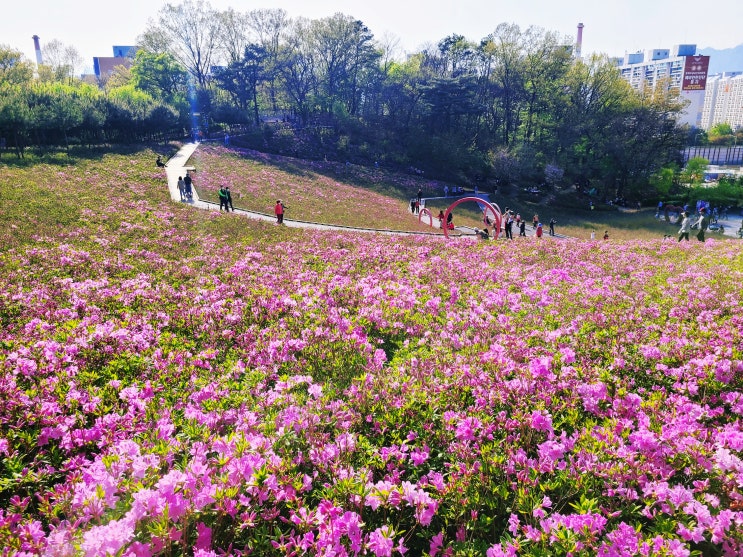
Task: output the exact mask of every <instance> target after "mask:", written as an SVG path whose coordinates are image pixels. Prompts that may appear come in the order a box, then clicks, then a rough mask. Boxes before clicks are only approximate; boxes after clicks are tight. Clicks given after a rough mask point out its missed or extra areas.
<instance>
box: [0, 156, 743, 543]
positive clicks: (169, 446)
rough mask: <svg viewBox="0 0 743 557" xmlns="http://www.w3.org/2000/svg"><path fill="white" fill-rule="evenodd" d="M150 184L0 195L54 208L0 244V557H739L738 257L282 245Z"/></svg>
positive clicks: (729, 245) (269, 234) (395, 241)
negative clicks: (44, 200)
mask: <svg viewBox="0 0 743 557" xmlns="http://www.w3.org/2000/svg"><path fill="white" fill-rule="evenodd" d="M152 160H154V158H153V157H152V156H151V153H150V152H142V153H134V154H129V155H126V156H124V155H117V156H107V157H102V158H101V159H100V160H85V161H78V162H77V164H75V165H69V166H65V165H59V164H57V165H46V164H43V165H38V167H30V168H27V167H18V168H14V167H2V168H0V178H1V180H0V192H2V191H3V188H21V189H22V190H24V191H39V192H43V191H45V189H44V188H45V186H44V185H43V184H44V183H45V180H46V179H47V178H48V177H49V176H50V175H51V173H53V176H54V177H55V179H54V180H53V183H52V184H50V185H49V192H50V193H49V195H53V196H59V198H60V203H62V206H61V208H56V207H58V204H53V206H51V205H50V206H49V207H47V206H45V205H43V204H42V206H43V207H45V208H44V210H43V211H42V210H37V209H34V207H35V205H34V204H33V203H32V204H29V205H27V206H25V208H24V209H19V208H18V207H17V206H16V208H15V209H14V210H15V211H16V213H14V215H15V217H13V218H12V219H11V218H8V217H3V216H1V215H0V233H1V234H2V238H4V239H7V241H6V243H5V245H4V246H3V247H2V248H0V249H1V250H2V251H1V252H0V548H2V550H0V554H1V555H3V556H5V555H8V556H10V555H24V556H25V555H28V556H31V555H48V556H55V557H57V556H59V557H62V556H65V557H66V556H76V555H85V556H91V557H92V556H108V555H110V556H150V555H152V556H154V555H167V556H175V555H194V556H197V557H216V556H221V555H234V556H237V555H277V556H278V555H302V554H309V555H328V556H330V555H333V556H341V555H374V556H378V557H381V556H392V555H402V554H406V555H431V556H434V555H438V556H444V555H449V556H465V555H467V556H469V555H486V556H487V557H500V556H532V557H538V556H548V555H549V556H552V555H558V556H568V555H570V556H576V557H577V556H585V557H588V556H595V555H598V556H601V557H619V556H628V557H629V556H654V557H655V556H679V557H680V556H687V555H704V556H715V555H725V556H737V555H741V554H743V459H742V458H741V457H742V456H743V430H742V428H741V414H743V333H742V332H743V301H742V300H743V291H742V288H741V284H742V282H743V248H742V247H741V245H739V244H738V243H735V242H717V241H714V240H708V241H707V242H706V243H705V244H701V243H691V242H690V243H685V244H677V243H671V242H662V241H645V242H643V241H636V242H627V243H608V242H602V241H597V242H582V241H539V240H538V239H536V238H528V239H524V240H523V241H521V242H513V243H508V242H505V241H493V242H479V243H478V242H471V241H453V242H446V241H444V240H443V239H442V238H433V237H426V238H407V237H392V236H374V235H370V234H352V233H330V232H311V231H303V230H290V229H287V228H285V227H277V226H273V225H271V224H266V223H261V222H254V221H249V220H247V219H243V218H240V217H237V216H234V215H220V214H218V213H215V212H206V211H204V212H202V211H196V210H193V209H191V208H189V207H185V206H182V205H181V204H177V203H170V202H168V201H167V192H166V191H165V189H166V188H165V186H164V176H163V175H161V174H159V173H158V172H157V171H156V170H155V169H154V168H150V167H151V166H152ZM112 184H116V187H114V186H112ZM14 191H15V190H14ZM9 196H10V192H7V193H4V194H3V196H2V197H0V209H3V212H4V214H7V212H5V209H6V207H3V206H2V204H3V203H6V202H5V201H2V199H8V198H9ZM67 199H74V200H75V202H74V203H72V202H71V201H69V202H66V201H65V200H67ZM64 203H69V204H68V205H64ZM8 209H10V208H8ZM55 211H57V212H55ZM29 222H33V226H31V225H29V224H28V223H29ZM13 227H15V228H13Z"/></svg>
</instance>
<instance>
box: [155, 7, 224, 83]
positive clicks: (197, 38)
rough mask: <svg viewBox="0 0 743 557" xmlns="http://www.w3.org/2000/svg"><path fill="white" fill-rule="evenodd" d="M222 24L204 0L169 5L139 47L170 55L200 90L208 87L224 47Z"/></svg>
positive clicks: (163, 9)
mask: <svg viewBox="0 0 743 557" xmlns="http://www.w3.org/2000/svg"><path fill="white" fill-rule="evenodd" d="M222 22H223V19H222V18H221V17H220V16H219V13H218V12H216V11H215V10H213V9H212V8H211V5H210V4H209V3H208V2H206V1H204V0H195V1H193V0H185V2H183V3H182V4H180V5H178V6H173V5H172V4H166V5H165V6H164V7H163V8H162V9H161V10H160V13H159V17H158V21H157V23H156V24H153V25H152V27H151V28H150V29H149V30H148V31H147V32H145V33H144V34H143V35H142V36H141V37H140V44H141V45H142V46H143V47H144V48H146V49H147V50H149V51H150V52H153V53H158V52H160V53H162V52H164V51H167V52H170V54H172V55H173V57H174V58H175V59H176V60H177V61H178V62H179V63H180V64H181V65H182V66H183V67H185V68H186V69H187V70H188V71H189V73H190V74H191V75H192V76H193V77H194V79H195V80H196V82H197V83H198V85H199V86H200V87H206V86H207V85H208V84H209V77H210V71H211V67H212V64H213V63H214V62H215V61H216V58H217V56H218V49H219V46H220V44H221V40H220V37H221V33H222Z"/></svg>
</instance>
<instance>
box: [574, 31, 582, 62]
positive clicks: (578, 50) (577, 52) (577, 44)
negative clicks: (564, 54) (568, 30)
mask: <svg viewBox="0 0 743 557" xmlns="http://www.w3.org/2000/svg"><path fill="white" fill-rule="evenodd" d="M582 48H583V24H582V23H579V24H578V40H577V41H575V57H576V58H578V59H579V60H580V57H581V49H582Z"/></svg>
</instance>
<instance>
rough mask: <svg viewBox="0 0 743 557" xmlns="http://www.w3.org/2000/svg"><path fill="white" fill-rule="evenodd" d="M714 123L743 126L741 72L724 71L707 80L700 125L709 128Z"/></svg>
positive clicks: (732, 126) (742, 80) (742, 82)
mask: <svg viewBox="0 0 743 557" xmlns="http://www.w3.org/2000/svg"><path fill="white" fill-rule="evenodd" d="M715 124H730V127H731V128H733V130H737V129H739V128H743V72H725V73H723V74H718V75H713V76H711V77H710V78H709V79H708V80H707V92H706V94H705V96H704V106H703V107H702V122H701V126H700V127H701V128H702V129H703V130H709V129H710V128H711V127H712V126H714V125H715Z"/></svg>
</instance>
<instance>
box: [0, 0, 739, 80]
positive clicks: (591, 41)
mask: <svg viewBox="0 0 743 557" xmlns="http://www.w3.org/2000/svg"><path fill="white" fill-rule="evenodd" d="M180 3H181V2H180V0H171V1H170V2H167V1H163V0H119V1H117V2H112V1H105V0H104V1H101V0H28V1H22V0H12V1H9V2H3V4H5V5H4V6H3V8H1V9H0V44H1V45H7V46H10V47H12V48H14V49H17V50H20V51H22V52H23V53H24V54H25V55H26V56H27V57H28V58H29V59H30V60H32V61H35V60H36V56H35V53H34V47H33V40H32V38H31V37H32V36H33V35H38V36H39V37H40V38H41V46H42V51H43V48H44V44H45V43H46V42H49V41H51V40H53V39H58V40H59V41H61V42H62V43H63V44H64V45H65V46H74V47H75V48H76V49H77V50H78V52H79V53H80V54H81V56H82V57H83V59H84V67H83V68H80V71H83V70H87V71H88V72H92V66H93V57H94V56H112V55H113V51H112V46H113V45H134V44H136V39H137V36H138V35H140V34H141V33H142V32H143V31H144V30H145V29H146V28H147V27H148V22H149V21H150V20H152V21H155V20H156V19H157V16H158V13H159V12H160V10H161V9H162V8H164V7H165V6H166V5H168V4H171V5H178V4H180ZM209 3H210V5H211V6H212V8H214V9H217V10H225V9H227V8H230V7H231V8H233V9H234V10H236V11H239V12H248V11H250V10H253V9H259V8H281V9H283V10H285V11H286V13H287V15H288V16H289V17H290V18H295V17H306V18H309V19H320V18H324V17H329V16H332V15H333V14H335V13H342V14H345V15H349V16H352V17H354V18H355V19H358V20H361V21H362V22H363V23H364V24H365V25H366V26H367V28H369V30H370V31H371V32H372V33H373V34H374V36H375V37H376V38H377V39H382V38H383V37H385V36H391V37H396V38H397V39H398V40H399V46H400V55H401V56H402V55H403V54H404V53H405V52H415V51H417V50H419V49H420V48H421V47H423V46H425V45H429V44H431V45H435V44H436V43H438V42H439V41H440V40H441V39H443V38H445V37H447V36H449V35H452V34H458V35H463V36H464V37H465V38H466V39H468V40H472V41H479V40H480V39H482V38H483V37H485V36H487V35H488V34H490V33H492V32H493V31H494V30H495V28H496V27H497V26H498V24H499V23H515V24H517V25H518V26H519V27H521V28H522V29H527V28H528V27H530V26H535V27H540V28H542V29H545V30H548V31H554V32H556V33H558V34H559V35H561V36H569V37H572V39H573V41H574V40H575V39H576V36H577V26H578V23H583V25H584V29H583V49H582V53H583V55H584V56H586V55H588V54H591V53H594V52H595V53H602V54H608V55H609V56H623V55H624V54H625V53H626V52H636V51H639V50H642V51H645V50H649V49H655V48H672V47H673V46H674V45H677V44H696V45H697V48H698V49H699V50H701V49H704V48H714V49H718V50H719V49H725V48H732V47H735V46H738V45H740V44H743V25H742V24H741V22H743V1H741V0H715V2H711V3H710V4H706V3H702V2H695V3H693V4H692V3H691V2H679V1H678V0H609V1H601V0H562V1H556V0H455V1H453V2H452V1H451V0H275V1H274V2H268V1H266V0H254V1H246V0H210V2H209ZM694 4H695V5H696V6H694Z"/></svg>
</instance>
